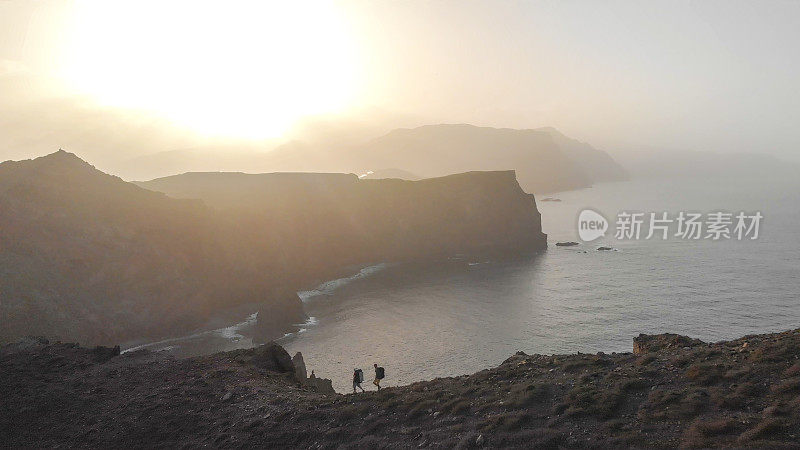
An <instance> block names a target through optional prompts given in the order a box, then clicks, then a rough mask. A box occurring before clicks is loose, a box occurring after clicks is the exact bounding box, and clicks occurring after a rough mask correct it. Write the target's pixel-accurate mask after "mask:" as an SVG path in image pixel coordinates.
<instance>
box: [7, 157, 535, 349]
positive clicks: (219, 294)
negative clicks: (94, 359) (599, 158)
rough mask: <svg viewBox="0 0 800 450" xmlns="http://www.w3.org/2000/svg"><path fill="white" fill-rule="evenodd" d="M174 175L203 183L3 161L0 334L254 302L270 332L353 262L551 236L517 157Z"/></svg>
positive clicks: (120, 330) (160, 327) (162, 328)
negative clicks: (394, 171) (413, 175)
mask: <svg viewBox="0 0 800 450" xmlns="http://www.w3.org/2000/svg"><path fill="white" fill-rule="evenodd" d="M209 179H210V180H211V182H209V181H208V180H209ZM173 181H175V182H179V183H178V184H177V185H178V186H185V189H188V187H191V186H194V187H192V189H195V191H191V190H190V192H188V193H187V195H186V196H188V197H193V198H192V199H177V198H171V197H169V196H167V195H165V194H163V193H159V192H153V191H152V190H148V189H143V188H141V187H138V186H136V185H134V184H131V183H127V182H125V181H123V180H121V179H119V178H117V177H113V176H110V175H106V174H104V173H102V172H100V171H98V170H96V169H95V168H94V167H92V166H91V165H89V164H87V163H86V162H84V161H82V160H81V159H80V158H78V157H76V156H75V155H73V154H70V153H67V152H63V151H59V152H57V153H54V154H52V155H48V156H46V157H42V158H38V159H35V160H27V161H19V162H5V163H3V164H0V323H2V324H3V326H2V327H0V340H9V339H13V338H15V337H18V336H22V335H28V334H39V335H45V336H48V337H55V338H62V339H70V340H78V341H80V342H84V343H91V344H116V343H118V342H120V341H124V340H131V339H157V338H163V337H170V336H175V335H180V334H184V333H186V332H189V331H192V330H194V329H197V328H200V327H202V326H203V325H204V324H206V323H207V322H208V321H209V320H212V319H215V318H218V317H219V316H220V314H223V313H224V312H225V311H227V310H229V309H230V308H234V307H239V306H241V305H252V308H253V311H261V312H264V314H259V315H260V316H263V317H269V318H271V321H270V323H268V324H267V325H264V324H263V323H262V324H261V325H262V326H261V327H260V332H262V333H263V334H262V336H261V337H262V339H270V338H274V337H276V336H280V335H282V334H283V332H285V331H288V328H290V327H291V324H292V323H298V322H302V321H303V320H304V316H303V312H302V305H301V303H300V300H299V299H298V298H297V296H296V295H294V292H295V291H296V290H297V289H299V288H301V287H307V286H308V285H309V284H310V283H313V282H316V281H318V280H321V279H326V278H329V277H333V276H336V275H338V274H340V273H341V272H342V270H344V268H345V267H346V266H348V265H351V264H362V263H368V262H373V261H390V260H403V259H417V258H438V257H444V256H450V255H452V254H456V253H492V254H497V255H503V256H506V255H520V254H528V253H530V252H533V251H536V250H537V249H539V248H542V247H543V246H544V244H545V236H544V235H543V234H542V233H541V228H540V221H539V213H538V211H537V210H536V205H535V202H534V200H533V197H532V196H530V195H528V194H525V193H524V192H523V191H522V190H521V189H520V188H519V185H518V184H517V183H516V181H515V179H514V174H513V173H512V172H501V173H474V174H462V175H455V176H452V177H447V178H442V179H434V180H425V181H419V182H405V181H402V180H364V181H359V180H358V178H357V177H355V176H353V175H343V174H329V175H326V174H274V175H263V176H261V175H244V174H211V175H207V174H188V175H184V176H179V177H172V178H170V179H166V180H160V181H158V183H156V182H154V183H153V185H157V184H160V185H162V186H163V187H164V190H168V191H170V189H166V187H168V185H170V183H171V182H173ZM181 183H183V184H181ZM186 186H188V187H186ZM148 187H150V186H148ZM156 187H157V186H156ZM170 193H171V194H175V192H173V191H170ZM200 199H202V200H200ZM209 205H210V206H209ZM239 318H240V317H236V318H232V319H231V323H232V322H233V321H234V320H235V319H239ZM262 322H263V321H262Z"/></svg>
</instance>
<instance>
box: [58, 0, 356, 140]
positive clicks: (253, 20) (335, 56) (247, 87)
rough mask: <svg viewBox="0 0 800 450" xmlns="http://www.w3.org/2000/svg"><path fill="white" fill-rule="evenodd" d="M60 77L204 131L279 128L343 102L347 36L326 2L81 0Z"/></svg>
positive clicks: (347, 89) (348, 74)
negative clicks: (120, 0)
mask: <svg viewBox="0 0 800 450" xmlns="http://www.w3.org/2000/svg"><path fill="white" fill-rule="evenodd" d="M64 44H65V46H66V49H67V50H66V54H67V56H66V60H65V63H64V66H63V73H62V76H63V78H64V80H65V82H67V83H68V84H69V85H70V86H71V87H72V88H73V89H76V90H77V91H79V92H82V93H85V94H88V95H90V96H91V97H93V98H94V99H96V101H98V102H99V103H101V104H104V105H109V106H117V107H124V108H134V109H141V110H146V111H151V112H154V113H156V114H158V115H160V116H163V117H165V118H167V119H169V120H171V121H173V122H174V123H175V124H176V125H179V126H184V127H188V128H190V129H193V130H195V131H197V132H199V133H202V134H204V135H208V136H230V137H237V138H254V139H258V138H269V137H276V136H279V135H280V134H282V133H283V132H284V131H286V130H287V129H288V128H289V127H290V126H291V124H292V123H293V122H295V121H296V120H297V119H299V118H301V117H303V116H306V115H316V114H326V113H334V112H337V111H341V110H343V109H345V108H347V107H348V105H349V104H350V103H351V102H352V101H353V96H354V95H355V89H356V86H357V82H356V79H355V77H356V70H355V55H354V45H353V42H352V41H351V38H350V36H349V35H348V32H347V29H346V27H345V26H344V23H343V18H342V17H341V14H340V11H338V10H337V8H336V7H335V5H333V4H332V3H328V2H323V1H316V2H312V3H309V2H293V1H289V2H272V1H263V2H261V1H257V2H242V1H224V2H206V1H198V0H190V1H150V0H145V1H142V0H139V1H130V2H129V1H124V2H117V1H109V0H100V1H78V2H76V3H75V8H74V11H73V16H72V21H71V27H70V32H69V33H68V35H67V36H65V42H64Z"/></svg>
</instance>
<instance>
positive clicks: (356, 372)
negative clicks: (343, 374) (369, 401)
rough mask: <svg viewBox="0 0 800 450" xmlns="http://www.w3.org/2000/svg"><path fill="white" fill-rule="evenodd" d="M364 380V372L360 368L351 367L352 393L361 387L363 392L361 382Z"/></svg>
mask: <svg viewBox="0 0 800 450" xmlns="http://www.w3.org/2000/svg"><path fill="white" fill-rule="evenodd" d="M363 381H364V372H362V371H361V369H358V368H356V369H353V394H355V393H356V388H359V389H361V392H364V388H363V387H361V382H363Z"/></svg>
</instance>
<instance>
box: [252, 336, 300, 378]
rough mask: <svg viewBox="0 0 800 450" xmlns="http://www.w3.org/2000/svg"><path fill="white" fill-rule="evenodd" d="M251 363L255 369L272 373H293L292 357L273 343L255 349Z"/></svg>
mask: <svg viewBox="0 0 800 450" xmlns="http://www.w3.org/2000/svg"><path fill="white" fill-rule="evenodd" d="M251 362H252V363H253V364H254V365H255V366H256V367H259V368H261V369H266V370H271V371H273V372H280V373H294V372H295V368H294V364H293V363H292V357H291V356H289V353H287V352H286V350H284V348H283V347H281V346H280V345H278V344H276V343H274V342H270V343H268V344H264V345H261V346H258V347H256V348H255V351H254V353H253V357H252V360H251Z"/></svg>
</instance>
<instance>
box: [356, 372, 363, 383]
mask: <svg viewBox="0 0 800 450" xmlns="http://www.w3.org/2000/svg"><path fill="white" fill-rule="evenodd" d="M356 374H357V377H358V378H356V379H357V380H358V382H359V383H363V382H364V372H362V371H361V369H358V370H356Z"/></svg>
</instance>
